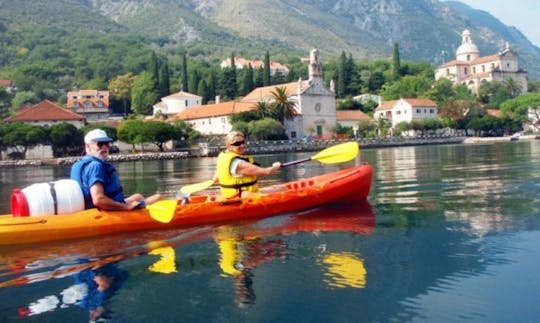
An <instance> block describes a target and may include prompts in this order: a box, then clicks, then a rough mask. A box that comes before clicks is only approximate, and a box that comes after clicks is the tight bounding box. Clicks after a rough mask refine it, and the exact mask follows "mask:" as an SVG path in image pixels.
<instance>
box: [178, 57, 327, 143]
mask: <svg viewBox="0 0 540 323" xmlns="http://www.w3.org/2000/svg"><path fill="white" fill-rule="evenodd" d="M278 87H280V88H284V89H285V93H286V94H287V96H288V99H289V100H290V101H292V102H294V103H295V110H296V116H295V117H294V118H293V119H292V120H285V125H284V126H285V130H286V132H287V135H288V136H289V138H291V139H298V138H302V137H304V136H306V135H317V136H318V137H327V136H330V135H332V134H333V133H334V130H335V126H336V100H335V92H334V90H333V89H331V88H328V87H327V86H326V85H325V83H324V81H323V77H322V64H321V62H320V61H319V52H318V51H317V50H316V49H313V50H312V51H311V53H310V64H309V79H308V80H301V79H300V80H298V81H297V82H291V83H285V84H277V85H271V86H265V87H259V88H256V89H254V90H253V91H251V92H250V93H248V94H247V95H246V96H245V97H244V98H243V99H242V100H240V101H239V102H225V103H227V104H228V105H224V104H225V103H218V104H211V105H201V106H198V107H192V108H190V109H186V110H185V111H183V112H181V113H179V114H177V115H175V116H174V118H173V120H184V121H186V122H190V123H191V124H193V125H194V126H195V129H196V130H198V131H199V132H201V133H212V134H226V133H228V132H229V130H228V129H230V128H231V126H230V124H228V125H225V124H224V122H227V123H228V122H229V121H228V118H227V116H228V114H231V113H237V112H241V111H246V110H247V109H255V108H256V105H257V103H258V102H268V103H271V102H273V100H274V97H273V95H272V92H274V91H275V90H276V88H278ZM218 116H219V118H220V120H219V121H218V120H214V119H211V120H210V119H209V118H214V117H218ZM221 118H223V119H221ZM209 121H211V122H212V123H211V124H209ZM216 122H217V123H216Z"/></svg>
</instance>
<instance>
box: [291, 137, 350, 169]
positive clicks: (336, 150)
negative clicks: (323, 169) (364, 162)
mask: <svg viewBox="0 0 540 323" xmlns="http://www.w3.org/2000/svg"><path fill="white" fill-rule="evenodd" d="M358 150H359V148H358V143H357V142H354V141H351V142H345V143H342V144H338V145H334V146H331V147H328V148H326V149H323V150H321V151H320V152H319V153H318V154H316V155H315V156H311V157H309V158H304V159H299V160H294V161H290V162H287V163H282V164H281V167H287V166H291V165H296V164H300V163H304V162H307V161H310V160H316V161H318V162H321V163H323V164H337V163H344V162H348V161H350V160H352V159H353V158H354V157H356V155H358Z"/></svg>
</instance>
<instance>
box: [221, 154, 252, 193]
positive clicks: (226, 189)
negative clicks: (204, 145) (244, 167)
mask: <svg viewBox="0 0 540 323" xmlns="http://www.w3.org/2000/svg"><path fill="white" fill-rule="evenodd" d="M234 158H240V159H243V160H245V161H247V162H248V163H251V164H253V163H254V160H253V157H251V156H244V155H239V154H236V153H233V152H230V151H225V152H221V153H220V154H219V156H218V159H217V174H218V180H219V185H220V186H221V196H223V197H224V198H233V197H237V196H240V193H241V191H249V192H257V191H258V190H259V186H258V185H257V177H255V176H242V177H233V176H232V175H231V171H230V168H231V163H232V160H233V159H234Z"/></svg>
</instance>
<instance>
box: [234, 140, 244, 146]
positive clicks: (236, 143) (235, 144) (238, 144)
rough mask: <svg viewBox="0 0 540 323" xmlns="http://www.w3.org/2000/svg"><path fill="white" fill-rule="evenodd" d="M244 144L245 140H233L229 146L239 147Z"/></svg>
mask: <svg viewBox="0 0 540 323" xmlns="http://www.w3.org/2000/svg"><path fill="white" fill-rule="evenodd" d="M245 144H246V141H245V140H242V141H235V142H233V143H232V144H231V146H235V147H239V146H241V145H245Z"/></svg>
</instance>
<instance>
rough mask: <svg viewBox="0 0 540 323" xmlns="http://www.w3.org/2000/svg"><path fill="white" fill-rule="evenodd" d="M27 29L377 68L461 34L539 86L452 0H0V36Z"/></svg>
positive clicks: (488, 29) (537, 63)
mask: <svg viewBox="0 0 540 323" xmlns="http://www.w3.org/2000/svg"><path fill="white" fill-rule="evenodd" d="M33 24H34V25H41V26H49V27H50V28H58V29H61V30H62V32H63V33H65V34H66V35H67V36H69V37H74V33H76V32H85V33H88V32H94V33H98V34H109V35H114V36H115V37H118V38H119V39H126V38H130V41H132V39H133V36H135V37H138V39H140V40H141V41H142V43H140V44H139V46H142V47H147V48H151V49H159V50H162V51H164V52H167V53H177V52H178V50H179V49H186V50H188V51H189V53H190V56H194V57H195V56H198V57H201V58H205V59H207V60H211V61H213V62H216V61H219V60H222V59H223V58H225V57H228V56H229V55H230V53H231V52H233V51H234V52H235V53H237V54H241V55H246V56H259V58H261V57H260V56H261V55H263V53H264V52H265V51H266V50H270V51H271V54H272V56H274V55H276V54H283V55H282V56H281V57H293V56H294V57H298V56H305V55H307V53H308V51H309V50H310V49H312V48H318V49H319V50H320V51H321V53H322V57H323V58H325V59H329V58H332V57H337V56H338V55H339V54H340V53H341V52H342V51H345V52H346V53H351V54H352V55H353V57H354V58H355V59H357V60H373V59H386V58H389V57H390V56H391V55H392V46H393V44H394V43H398V44H399V48H400V56H401V58H402V59H404V60H411V61H427V62H430V63H431V64H434V65H439V64H441V63H443V62H444V61H447V60H451V59H453V58H454V57H455V50H456V49H457V47H458V46H459V45H460V43H461V32H462V31H463V30H464V29H466V28H468V29H470V30H471V32H472V33H473V38H474V41H475V43H476V44H477V46H478V48H479V49H480V51H481V54H482V55H490V54H494V53H497V52H499V51H501V50H502V49H504V48H505V46H506V43H507V42H508V43H509V44H510V46H511V47H512V48H513V49H515V50H516V51H517V52H518V54H519V55H520V59H521V66H522V67H523V68H524V69H526V70H527V71H528V72H529V78H531V79H536V80H537V79H540V49H539V48H538V47H535V46H534V45H533V44H532V43H531V42H530V41H528V40H527V38H526V37H525V36H523V34H522V33H521V32H519V30H517V29H516V28H513V27H508V26H505V25H504V24H502V23H501V22H500V21H499V20H497V19H496V18H494V17H493V16H491V15H490V14H489V13H487V12H484V11H479V10H474V9H472V8H470V7H469V6H467V5H464V4H462V3H460V2H454V1H452V2H440V1H437V0H334V1H329V0H160V1H151V0H48V1H45V0H37V1H30V0H19V1H7V0H0V30H1V29H2V26H3V29H4V30H6V32H7V33H9V32H14V31H15V30H17V28H28V26H31V25H33ZM1 36H2V35H1V34H0V38H1ZM10 57H16V55H12V56H10ZM9 63H10V62H4V63H3V64H9ZM0 64H2V59H1V58H0Z"/></svg>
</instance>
